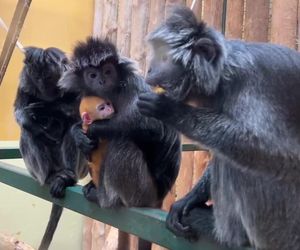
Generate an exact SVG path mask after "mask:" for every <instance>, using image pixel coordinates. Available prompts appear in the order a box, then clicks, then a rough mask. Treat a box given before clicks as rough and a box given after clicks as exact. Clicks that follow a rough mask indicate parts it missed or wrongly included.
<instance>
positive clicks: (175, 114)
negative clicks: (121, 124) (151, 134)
mask: <svg viewBox="0 0 300 250" xmlns="http://www.w3.org/2000/svg"><path fill="white" fill-rule="evenodd" d="M138 107H139V109H140V112H141V113H142V114H144V115H147V116H152V117H155V118H157V119H160V120H162V121H163V122H165V123H167V124H169V125H171V126H173V127H174V128H175V129H177V130H178V131H180V132H182V133H183V134H185V135H186V136H188V137H190V138H191V139H193V140H196V141H198V142H200V143H201V144H203V145H205V146H206V147H208V148H210V149H212V150H213V151H217V152H219V153H221V154H223V155H224V156H226V157H227V158H229V159H230V160H232V161H234V162H237V163H238V164H239V165H241V166H244V167H248V168H252V169H253V170H260V171H265V172H267V173H269V174H271V175H273V176H274V177H279V178H289V179H294V178H297V176H299V175H300V167H299V166H300V155H299V153H298V152H299V145H297V144H295V147H291V146H290V145H286V146H285V145H284V142H283V143H282V144H281V145H278V143H275V142H274V141H272V139H271V138H270V136H265V133H254V131H252V130H251V129H249V128H246V127H245V126H243V124H241V123H238V122H237V121H235V120H233V119H231V118H229V117H227V116H226V115H225V114H222V113H218V112H216V111H214V110H211V109H207V108H194V107H191V106H188V105H185V104H183V103H180V102H176V101H174V100H172V99H170V98H168V97H166V96H164V95H156V94H152V93H151V94H144V95H141V96H140V99H139V102H138ZM275 138H276V137H275ZM254 162H255V164H253V163H254ZM284 165H286V167H283V166H284ZM254 168H256V169H254ZM286 168H288V169H289V171H288V173H287V169H286Z"/></svg>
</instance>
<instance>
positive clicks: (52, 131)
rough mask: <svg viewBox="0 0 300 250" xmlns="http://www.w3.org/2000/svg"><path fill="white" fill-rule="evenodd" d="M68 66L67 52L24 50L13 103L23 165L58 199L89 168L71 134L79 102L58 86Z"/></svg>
mask: <svg viewBox="0 0 300 250" xmlns="http://www.w3.org/2000/svg"><path fill="white" fill-rule="evenodd" d="M67 64H68V59H67V57H66V55H65V53H64V52H62V51H61V50H59V49H57V48H47V49H41V48H36V47H28V48H26V50H25V59H24V67H23V70H22V72H21V76H20V84H19V87H18V90H17V95H16V99H15V103H14V109H15V110H14V114H15V118H16V121H17V123H18V124H19V126H20V128H21V137H20V151H21V155H22V157H23V160H24V162H25V165H26V167H27V169H28V171H29V173H30V174H31V176H32V177H33V178H34V179H36V180H37V181H38V182H39V183H40V184H41V185H44V184H49V185H50V194H51V196H52V197H54V198H61V197H63V196H64V193H65V188H66V187H67V186H71V185H74V184H75V183H76V181H77V179H78V178H81V177H84V176H85V175H86V174H87V171H88V167H87V163H86V160H85V157H84V155H83V154H81V152H80V151H79V150H78V149H77V146H76V145H75V141H74V140H73V137H72V136H71V134H70V129H71V126H72V125H73V123H75V122H78V121H79V120H80V117H79V114H78V108H79V101H78V100H77V97H76V96H75V95H73V94H67V93H63V92H62V90H60V89H59V87H58V85H57V84H58V80H59V78H60V77H61V75H62V73H63V71H64V70H66V68H67ZM62 210H63V208H62V207H61V206H59V205H55V204H54V203H53V205H52V210H51V215H50V219H49V222H48V225H47V229H46V231H45V234H44V236H43V239H42V242H41V245H40V247H39V249H40V250H45V249H48V247H49V245H50V243H51V240H52V238H53V235H54V232H55V230H56V227H57V224H58V222H59V219H60V216H61V214H62Z"/></svg>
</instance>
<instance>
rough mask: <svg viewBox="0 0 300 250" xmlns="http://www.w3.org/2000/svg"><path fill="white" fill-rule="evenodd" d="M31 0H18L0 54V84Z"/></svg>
mask: <svg viewBox="0 0 300 250" xmlns="http://www.w3.org/2000/svg"><path fill="white" fill-rule="evenodd" d="M30 4H31V0H19V1H18V4H17V7H16V9H15V12H14V15H13V18H12V21H11V24H10V26H9V29H8V33H7V36H6V39H5V41H4V45H3V49H2V52H1V55H0V85H1V83H2V80H3V77H4V75H5V72H6V69H7V66H8V63H9V61H10V58H11V56H12V53H13V51H14V48H15V46H16V42H17V40H18V38H19V35H20V33H21V30H22V27H23V24H24V22H25V18H26V15H27V12H28V10H29V6H30Z"/></svg>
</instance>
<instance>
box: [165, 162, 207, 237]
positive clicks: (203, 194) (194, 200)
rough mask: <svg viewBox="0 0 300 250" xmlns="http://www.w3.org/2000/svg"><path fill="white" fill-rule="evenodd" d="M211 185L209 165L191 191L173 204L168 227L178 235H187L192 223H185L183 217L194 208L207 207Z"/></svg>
mask: <svg viewBox="0 0 300 250" xmlns="http://www.w3.org/2000/svg"><path fill="white" fill-rule="evenodd" d="M210 185H211V184H210V167H208V168H207V169H206V171H205V173H204V175H203V176H202V178H201V179H200V181H199V182H198V183H197V184H196V186H195V187H194V188H193V189H192V190H191V192H189V193H188V194H187V195H186V196H185V197H183V198H182V199H180V200H178V201H176V202H175V203H174V204H173V205H172V207H171V210H170V212H169V214H168V217H167V221H166V224H167V228H169V229H170V230H171V231H172V232H173V233H175V234H176V235H178V236H181V235H183V236H185V235H186V233H185V231H187V232H189V230H187V228H188V227H189V226H190V225H189V224H185V223H184V222H183V220H182V218H183V217H186V216H188V215H189V213H190V211H191V210H193V209H194V208H207V206H206V204H205V203H206V202H207V201H208V199H209V197H210ZM186 222H188V220H187V221H186Z"/></svg>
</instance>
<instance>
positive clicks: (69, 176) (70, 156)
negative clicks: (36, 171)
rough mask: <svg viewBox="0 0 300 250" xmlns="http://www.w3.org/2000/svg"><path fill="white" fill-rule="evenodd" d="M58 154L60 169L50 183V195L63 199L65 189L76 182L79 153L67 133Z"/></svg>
mask: <svg viewBox="0 0 300 250" xmlns="http://www.w3.org/2000/svg"><path fill="white" fill-rule="evenodd" d="M60 152H61V158H62V168H61V169H60V170H59V171H58V172H57V173H55V174H54V176H53V177H52V179H51V181H50V193H51V195H52V196H54V197H56V198H61V197H63V196H64V194H65V189H66V187H68V186H73V185H74V184H75V183H76V181H77V176H76V168H77V164H78V162H79V152H78V149H77V147H76V145H75V143H74V141H73V139H72V137H71V136H70V134H69V132H67V133H66V135H65V136H64V139H63V143H62V145H61V150H60Z"/></svg>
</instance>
